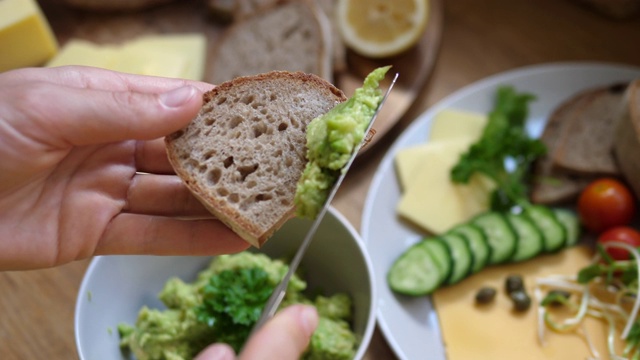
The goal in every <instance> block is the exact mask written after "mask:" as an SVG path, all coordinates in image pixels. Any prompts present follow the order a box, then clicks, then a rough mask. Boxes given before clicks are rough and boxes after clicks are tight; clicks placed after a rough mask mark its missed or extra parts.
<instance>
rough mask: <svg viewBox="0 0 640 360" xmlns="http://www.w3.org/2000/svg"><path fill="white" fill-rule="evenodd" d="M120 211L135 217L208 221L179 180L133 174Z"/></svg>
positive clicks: (170, 176) (207, 215)
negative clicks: (147, 216) (166, 217)
mask: <svg viewBox="0 0 640 360" xmlns="http://www.w3.org/2000/svg"><path fill="white" fill-rule="evenodd" d="M123 211H126V212H129V213H135V214H146V215H160V216H182V217H195V216H197V217H211V213H210V212H209V211H207V209H206V208H205V207H204V206H203V205H202V203H200V202H199V201H198V200H197V199H196V198H195V197H194V196H193V194H192V193H191V192H190V191H189V189H188V188H187V187H186V186H185V185H184V183H183V182H182V180H180V178H178V177H177V176H175V175H154V174H136V175H135V176H134V177H133V179H132V181H131V185H130V186H129V191H128V194H127V205H126V206H125V208H124V209H123Z"/></svg>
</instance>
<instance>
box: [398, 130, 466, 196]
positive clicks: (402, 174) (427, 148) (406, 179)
mask: <svg viewBox="0 0 640 360" xmlns="http://www.w3.org/2000/svg"><path fill="white" fill-rule="evenodd" d="M472 143H473V139H472V138H460V139H457V140H454V141H435V142H429V143H424V144H420V145H417V146H412V147H410V148H406V149H402V150H400V151H398V153H397V154H396V158H395V165H396V172H397V175H398V181H399V182H400V186H401V188H402V189H404V190H406V189H408V188H409V185H410V184H412V183H414V182H416V174H417V173H418V172H419V171H420V169H421V168H423V167H428V166H430V164H431V162H432V160H433V159H434V158H438V157H446V158H447V160H446V161H448V162H451V160H455V159H453V158H455V157H459V156H460V154H462V153H463V152H464V151H465V150H466V149H467V148H468V147H469V145H470V144H472Z"/></svg>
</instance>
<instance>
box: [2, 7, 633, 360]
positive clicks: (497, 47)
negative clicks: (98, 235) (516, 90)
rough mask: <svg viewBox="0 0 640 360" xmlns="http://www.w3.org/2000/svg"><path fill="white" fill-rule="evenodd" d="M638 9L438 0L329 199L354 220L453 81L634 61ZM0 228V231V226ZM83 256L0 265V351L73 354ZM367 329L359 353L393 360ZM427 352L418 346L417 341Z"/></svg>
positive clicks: (7, 356)
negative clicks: (402, 82) (23, 267)
mask: <svg viewBox="0 0 640 360" xmlns="http://www.w3.org/2000/svg"><path fill="white" fill-rule="evenodd" d="M638 44H640V18H638V17H637V16H636V17H635V18H633V19H629V20H625V21H619V20H613V19H611V18H607V17H605V16H602V15H601V14H599V13H597V12H595V11H592V10H591V9H589V8H586V7H584V6H583V5H581V3H579V2H578V1H571V0H535V1H534V0H483V1H477V0H445V1H444V27H443V32H442V41H441V46H440V49H439V52H438V54H437V57H436V63H435V67H434V69H433V72H432V74H431V76H430V77H429V79H428V81H427V83H426V84H425V86H424V87H423V88H422V90H421V91H420V93H419V95H418V98H417V101H416V102H415V103H414V104H413V106H412V107H411V108H410V109H409V111H408V113H407V114H406V115H405V116H404V117H403V118H402V119H401V121H400V122H399V123H398V124H397V126H395V127H394V128H393V129H392V130H391V131H390V132H389V133H388V134H387V135H385V137H384V138H382V139H380V140H379V141H378V143H377V144H376V145H375V147H373V148H371V149H369V150H368V151H367V152H366V153H365V154H364V155H363V156H361V157H360V158H359V159H358V160H357V161H356V163H355V164H354V167H353V168H352V169H351V170H350V173H349V175H348V176H347V179H346V181H345V182H344V183H343V186H342V188H341V190H340V192H339V193H338V195H337V197H336V199H335V200H334V206H335V207H336V208H337V209H338V210H340V211H341V212H342V213H343V214H344V215H345V216H346V217H347V218H348V219H349V220H350V221H351V222H352V223H353V225H354V226H355V227H356V228H359V226H360V220H361V219H360V217H361V212H362V207H363V203H364V199H365V197H366V193H367V189H368V187H369V182H370V180H371V177H372V175H373V173H374V172H375V170H376V168H377V166H378V164H379V162H380V160H381V158H382V156H383V155H384V153H385V151H386V150H387V149H388V147H389V146H390V144H391V143H392V142H393V140H394V139H395V138H396V137H397V136H398V134H399V133H400V132H401V131H402V130H403V129H404V128H406V126H407V125H408V124H409V123H411V121H412V120H413V119H415V118H416V117H417V116H418V115H419V114H421V113H422V112H424V111H425V110H426V109H428V108H429V107H430V106H431V105H433V104H434V103H435V102H437V101H438V100H440V99H442V98H443V97H445V96H447V95H449V94H451V93H452V92H454V91H456V90H457V89H459V88H461V87H463V86H465V85H468V84H470V83H472V82H474V81H477V80H480V79H482V78H484V77H486V76H489V75H493V74H496V73H499V72H502V71H505V70H510V69H514V68H518V67H521V66H526V65H533V64H540V63H547V62H557V61H604V62H615V63H622V64H630V65H636V66H640V48H639V47H638ZM0 236H2V235H0ZM88 264H89V260H83V261H78V262H74V263H71V264H67V265H64V266H60V267H58V268H53V269H45V270H34V271H25V272H5V273H0V359H4V360H13V359H20V360H22V359H75V358H77V353H76V347H75V341H74V333H73V321H74V319H73V315H74V314H73V313H74V307H75V299H76V294H77V291H78V288H79V286H80V281H81V279H82V276H83V274H84V271H85V269H86V267H87V265H88ZM394 358H395V357H394V355H393V353H392V352H391V350H390V349H389V347H388V345H387V344H386V342H385V340H384V338H383V336H382V335H381V333H380V332H379V331H378V330H376V332H375V334H374V337H373V340H372V343H371V345H370V349H369V351H368V353H367V356H366V359H368V360H374V359H394ZM425 358H428V349H425Z"/></svg>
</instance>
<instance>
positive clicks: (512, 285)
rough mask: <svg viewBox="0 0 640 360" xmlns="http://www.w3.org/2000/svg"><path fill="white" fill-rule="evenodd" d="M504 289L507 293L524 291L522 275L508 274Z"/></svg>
mask: <svg viewBox="0 0 640 360" xmlns="http://www.w3.org/2000/svg"><path fill="white" fill-rule="evenodd" d="M505 289H506V290H507V294H509V295H511V293H513V292H516V291H524V281H523V280H522V276H520V275H509V276H508V277H507V280H506V281H505Z"/></svg>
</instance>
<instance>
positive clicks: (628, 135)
mask: <svg viewBox="0 0 640 360" xmlns="http://www.w3.org/2000/svg"><path fill="white" fill-rule="evenodd" d="M614 144H615V146H614V153H615V156H616V160H617V161H618V165H619V166H620V170H621V172H622V176H623V178H624V179H625V180H626V182H627V184H629V185H630V186H631V188H632V189H633V192H634V193H635V195H636V197H638V198H640V79H639V80H636V81H634V82H632V83H631V84H630V85H629V87H628V89H627V92H626V94H625V97H624V102H623V106H622V109H621V111H620V114H619V117H618V122H617V126H616V132H615V142H614Z"/></svg>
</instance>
